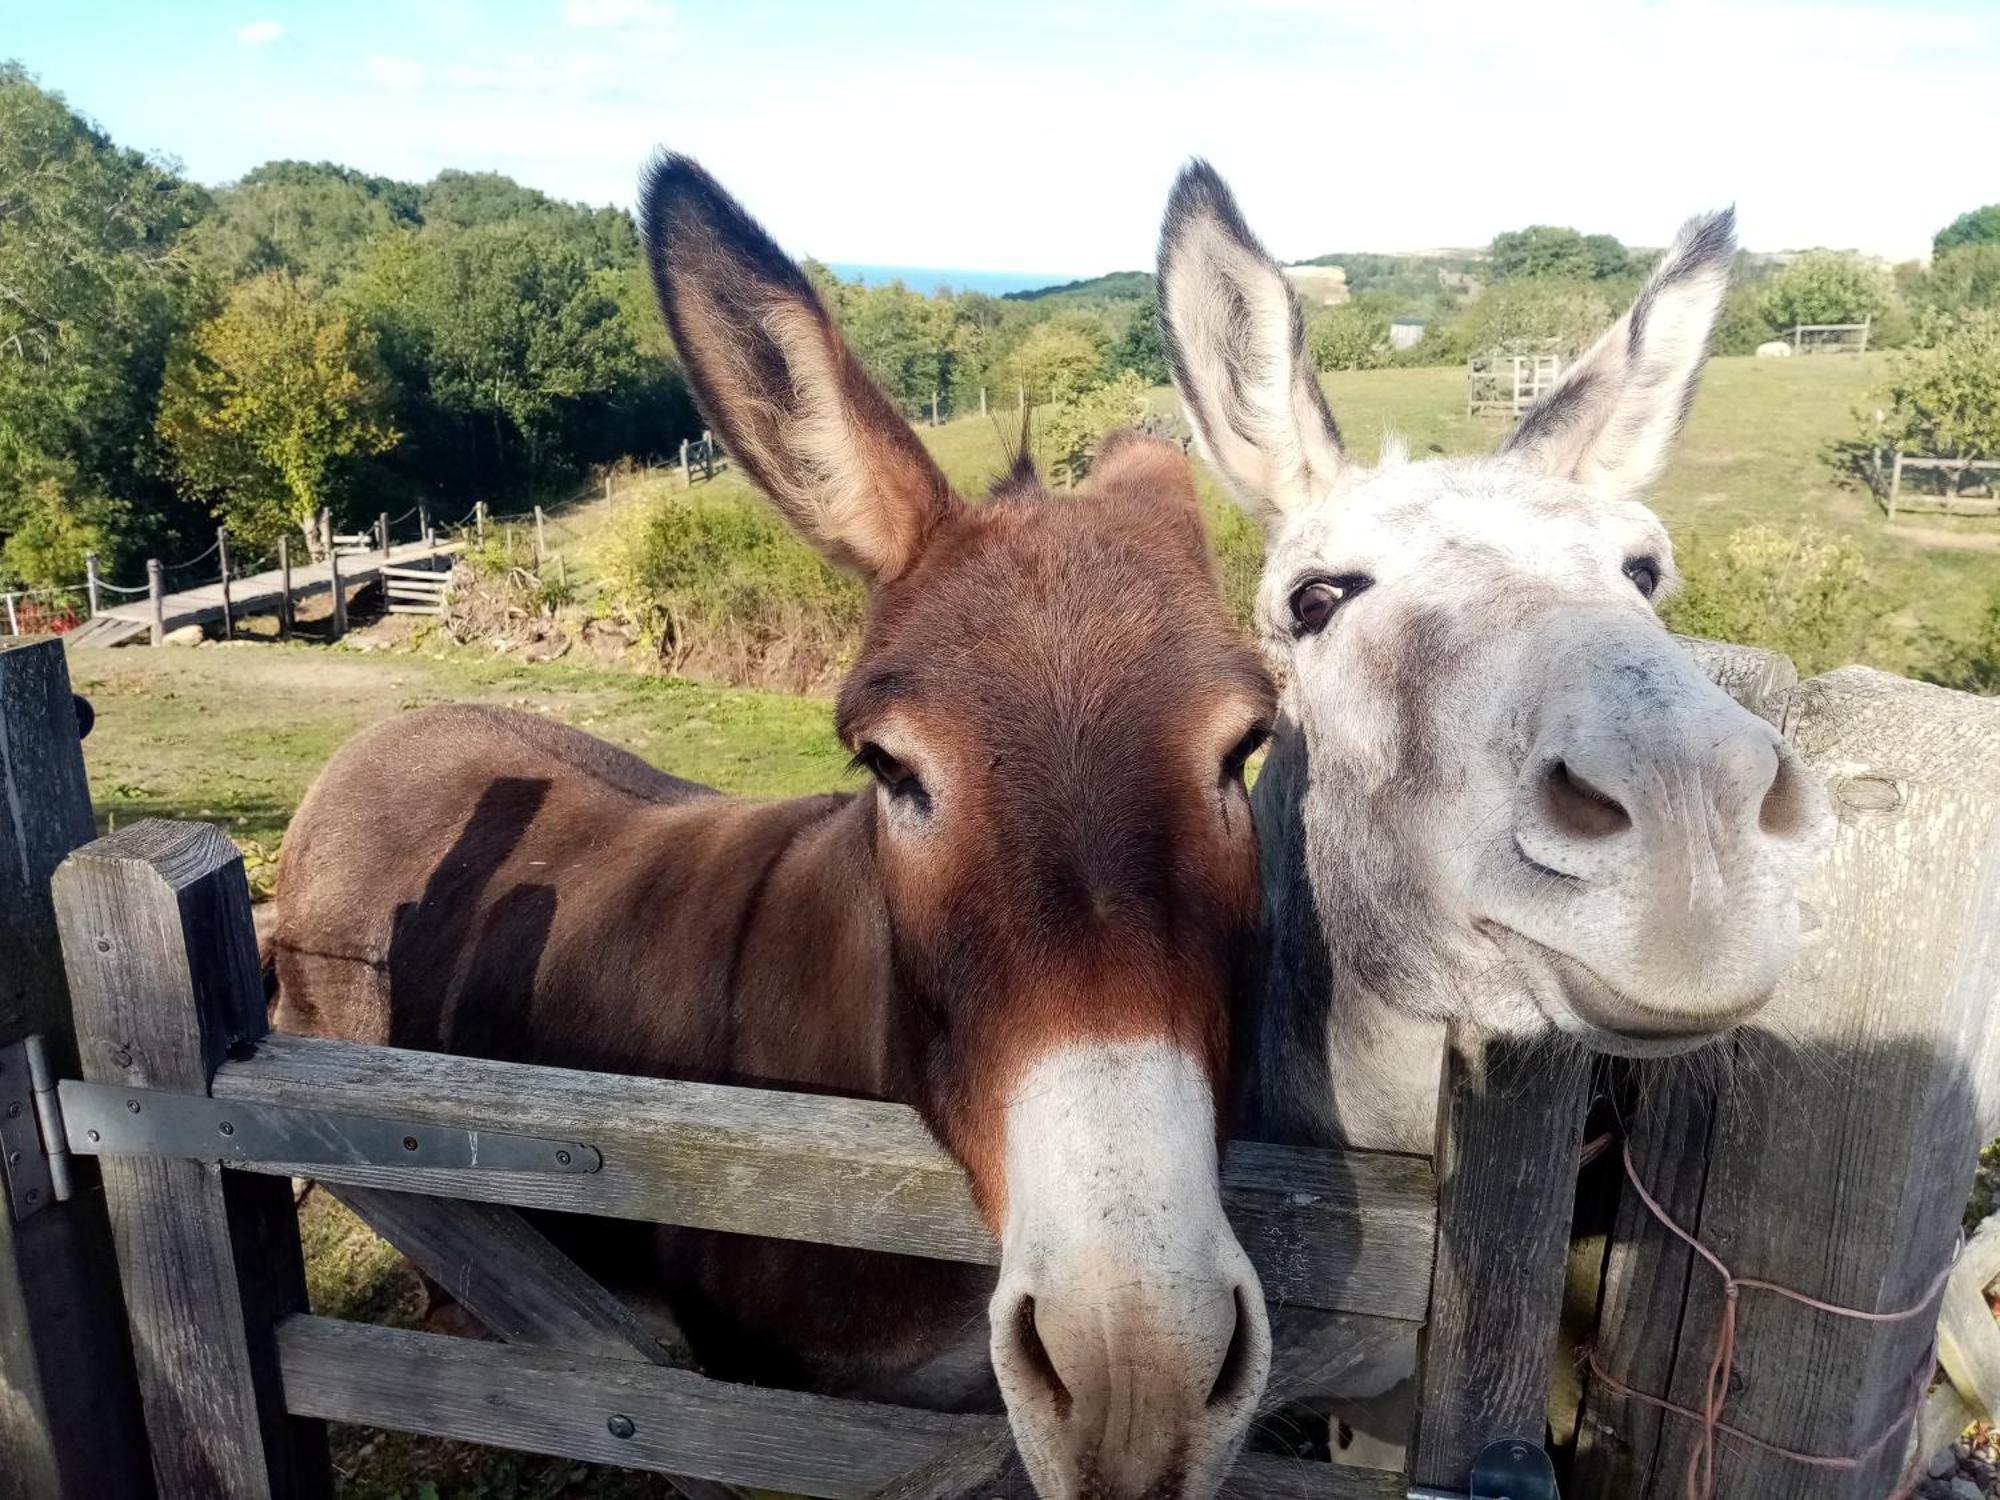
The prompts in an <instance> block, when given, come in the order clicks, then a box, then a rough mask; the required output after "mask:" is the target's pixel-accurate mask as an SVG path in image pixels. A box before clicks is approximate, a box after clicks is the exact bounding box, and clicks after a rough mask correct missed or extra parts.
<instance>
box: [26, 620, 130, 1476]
mask: <svg viewBox="0 0 2000 1500" xmlns="http://www.w3.org/2000/svg"><path fill="white" fill-rule="evenodd" d="M93 832H94V829H93V827H92V823H91V812H90V790H89V787H88V786H87V784H86V782H85V779H84V766H83V753H82V749H81V746H80V745H79V743H78V741H77V722H76V709H75V700H74V699H73V698H72V697H71V694H70V683H69V671H68V668H67V666H66V664H65V663H64V660H63V648H62V643H61V642H60V641H57V640H52V639H48V640H30V639H18V640H10V641H6V642H0V1045H7V1044H10V1043H13V1042H17V1041H19V1040H21V1038H23V1037H24V1036H27V1035H29V1034H30V1033H38V1034H40V1035H41V1037H42V1038H43V1040H44V1042H45V1043H46V1045H47V1048H48V1052H49V1058H50V1062H51V1064H52V1065H53V1067H54V1068H55V1069H56V1070H57V1071H58V1072H63V1071H70V1072H74V1070H75V1068H76V1046H75V1040H74V1035H73V1031H72V1025H71V1020H70V1006H69V988H68V985H67V984H66V983H65V981H64V978H63V972H62V950H61V948H60V947H59V946H58V944H57V942H56V915H55V903H54V900H53V898H52V897H51V896H50V893H49V877H50V876H51V875H53V874H54V873H55V868H56V866H57V865H58V864H60V863H61V862H62V859H63V857H64V856H65V855H67V854H68V853H69V852H70V850H71V849H73V848H75V847H76V846H77V845H78V844H82V843H87V842H88V841H89V840H90V838H91V836H92V834H93ZM75 1177H76V1193H75V1196H73V1197H72V1198H71V1199H70V1200H69V1201H68V1202H65V1203H51V1204H48V1205H46V1206H44V1207H42V1208H40V1209H38V1210H37V1211H36V1212H35V1213H34V1214H33V1215H32V1216H30V1217H29V1218H27V1219H24V1220H21V1221H20V1222H18V1223H17V1222H15V1220H14V1218H13V1215H12V1214H11V1212H9V1211H8V1209H7V1207H6V1205H5V1202H4V1195H0V1497H6V1500H16V1497H20V1500H28V1497H32V1500H49V1497H56V1496H62V1497H66V1500H96V1497H97V1496H101V1495H121V1496H122V1495H133V1496H144V1495H146V1494H149V1493H150V1492H151V1489H152V1467H151V1463H150V1461H149V1459H148V1458H147V1456H146V1443H145V1425H144V1422H143V1420H142V1419H141V1416H140V1410H139V1388H138V1385H137V1382H136V1380H135V1378H134V1375H133V1370H132V1346H131V1340H130V1338H129V1337H128V1335H127V1333H126V1329H125V1310H124V1307H123V1306H122V1305H121V1304H120V1302H119V1300H118V1295H117V1291H116V1287H117V1270H116V1262H115V1260H114V1258H113V1251H112V1242H111V1226H110V1222H109V1220H108V1219H107V1218H106V1216H105V1211H104V1195H103V1193H102V1191H101V1189H100V1188H99V1185H98V1177H97V1173H96V1172H95V1171H94V1170H92V1169H91V1168H90V1167H89V1166H87V1165H79V1166H78V1167H77V1168H76V1169H75Z"/></svg>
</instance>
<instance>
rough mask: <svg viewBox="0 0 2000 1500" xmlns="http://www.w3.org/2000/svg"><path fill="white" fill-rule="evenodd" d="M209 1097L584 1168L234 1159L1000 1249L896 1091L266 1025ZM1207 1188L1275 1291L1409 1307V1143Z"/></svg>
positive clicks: (727, 1224) (1429, 1193) (565, 1202)
mask: <svg viewBox="0 0 2000 1500" xmlns="http://www.w3.org/2000/svg"><path fill="white" fill-rule="evenodd" d="M212 1091H213V1093H214V1095H215V1097H216V1098H217V1099H230V1100H246V1101H252V1102H258V1103H267V1104H277V1105H285V1106H289V1107H292V1108H296V1109H311V1110H331V1111H339V1112H344V1113H353V1114H363V1115H380V1116H387V1117H392V1118H395V1119H399V1120H416V1121H425V1122H429V1123H431V1124H435V1125H446V1126H460V1127H477V1128H480V1129H484V1130H499V1131H511V1132H516V1133H520V1134H525V1135H536V1136H551V1137H560V1138H565V1139H574V1140H577V1141H583V1142H588V1143H590V1144H591V1145H593V1146H595V1147H596V1148H597V1150H598V1151H599V1152H600V1153H601V1154H602V1156H603V1166H602V1167H601V1168H600V1169H599V1170H597V1171H595V1172H591V1173H588V1174H586V1175H576V1176H558V1175H550V1174H544V1173H516V1172H494V1171H488V1170H485V1169H483V1168H482V1169H480V1170H477V1171H456V1170H452V1169H448V1168H425V1167H402V1166H397V1167H375V1166H363V1165H354V1164H338V1165H333V1166H325V1165H318V1164H309V1163H304V1162H295V1161H263V1162H241V1161H239V1162H231V1163H230V1165H231V1166H234V1167H237V1168H240V1169H243V1170H249V1171H255V1172H263V1173H274V1174H277V1175H279V1176H316V1177H318V1178H319V1179H320V1180H322V1181H325V1182H330V1183H335V1184H340V1185H354V1186H359V1187H377V1188H388V1189H392V1190H394V1191H398V1192H406V1193H428V1194H433V1195H437V1196H441V1197H448V1198H467V1199H473V1200H476V1201H479V1202H486V1203H508V1204H512V1205H514V1206H516V1207H519V1208H543V1209H556V1210H560V1211H564V1212H570V1213H588V1214H602V1215H606V1216H609V1217H613V1218H623V1219H643V1220H647V1221H650V1222H654V1223H664V1224H677V1225H684V1226H687V1227H691V1228H696V1229H719V1230H727V1231H730V1232H733V1233H737V1234H756V1235H765V1236H768V1237H771V1238H775V1239H788V1240H810V1241H813V1242H815V1243H819V1244H827V1245H844V1246H848V1247H850V1248H854V1249H861V1250H887V1251H894V1252H896V1253H899V1254H904V1255H920V1256H926V1257H929V1258H931V1259H937V1260H957V1261H969V1262H973V1263H975V1264H982V1265H992V1264H996V1263H997V1262H998V1258H999V1247H998V1246H997V1245H995V1244H994V1242H993V1239H992V1237H991V1236H990V1235H989V1234H988V1233H987V1231H986V1226H985V1224H984V1223H983V1222H982V1221H981V1219H980V1217H979V1214H978V1211H977V1210H976V1209H975V1208H974V1207H973V1204H972V1197H971V1193H970V1190H969V1189H968V1187H967V1185H966V1180H965V1174H964V1173H963V1172H962V1171H961V1170H960V1169H959V1166H958V1164H957V1163H956V1162H954V1161H953V1160H952V1159H951V1158H950V1157H949V1156H948V1155H946V1153H945V1152H944V1150H943V1148H942V1147H940V1146H939V1145H938V1144H937V1142H936V1141H935V1140H933V1139H932V1137H931V1135H930V1132H929V1131H928V1130H927V1129H925V1127H924V1125H923V1122H922V1121H921V1120H920V1119H919V1118H918V1116H917V1115H916V1113H915V1111H913V1110H911V1109H909V1108H907V1107H906V1106H904V1105H900V1104H888V1103H882V1102H879V1101H876V1100H868V1099H840V1098H831V1097H825V1096H820V1095H813V1094H796V1093H787V1092H784V1091H782V1090H777V1089H754V1090H752V1089H740V1088H733V1087H729V1086H726V1085H720V1084H703V1083H681V1082H674V1081H670V1080H665V1079H655V1078H632V1077H623V1076H618V1075H613V1074H604V1073H586V1072H579V1071H575V1070H573V1069H567V1068H548V1067H539V1066H530V1065H527V1064H522V1063H505V1062H491V1061H486V1060H483V1059H479V1058H467V1057H451V1056H447V1055H445V1054H443V1053H432V1052H410V1051H402V1050H399V1049H396V1048H390V1047H377V1046H369V1045H364V1044H361V1043H355V1042H336V1041H328V1040H324V1039H321V1038H315V1037H295V1036H283V1035H271V1036H267V1037H265V1038H263V1039H262V1040H261V1041H260V1042H259V1043H258V1044H257V1046H256V1049H255V1051H254V1053H252V1054H251V1055H250V1056H248V1057H246V1058H243V1059H242V1060H240V1061H231V1062H225V1063H223V1065H222V1066H221V1068H220V1069H219V1070H218V1071H217V1073H216V1075H215V1078H214V1081H213V1084H212ZM1222 1176H1223V1201H1224V1205H1225V1207H1226V1208H1227V1210H1228V1212H1229V1217H1230V1222H1231V1223H1232V1224H1233V1225H1234V1226H1235V1229H1236V1232H1237V1236H1238V1237H1239V1239H1241V1241H1242V1243H1243V1247H1244V1249H1245V1250H1246V1251H1247V1252H1248V1253H1249V1255H1250V1258H1251V1260H1252V1262H1253V1263H1255V1265H1256V1267H1257V1271H1258V1274H1259V1276H1261V1277H1262V1278H1263V1282H1264V1293H1265V1295H1266V1296H1267V1297H1268V1298H1269V1299H1270V1300H1271V1301H1272V1302H1274V1303H1288V1304H1293V1305H1298V1306H1304V1307H1317V1308H1322V1309H1324V1310H1327V1311H1330V1312H1351V1313H1367V1314H1372V1315H1375V1316H1378V1317H1384V1318H1398V1319H1404V1320H1408V1321H1412V1322H1415V1321H1420V1320H1421V1319H1422V1318H1423V1316H1424V1309H1425V1306H1426V1303H1427V1300H1428V1297H1429V1285H1430V1268H1431V1251H1432V1244H1433V1236H1434V1228H1433V1226H1434V1223H1435V1212H1436V1210H1435V1202H1436V1189H1435V1187H1434V1186H1433V1179H1432V1174H1431V1169H1430V1167H1429V1165H1428V1164H1427V1163H1425V1162H1422V1161H1420V1160H1417V1159H1415V1158H1412V1157H1404V1156H1393V1155H1387V1154H1379V1153H1369V1152H1338V1151H1312V1150H1304V1149H1300V1148H1295V1147H1289V1146H1273V1145H1267V1144H1263V1143H1261V1142H1251V1141H1242V1142H1237V1143H1236V1144H1234V1145H1232V1146H1231V1147H1230V1148H1229V1153H1228V1156H1227V1158H1226V1159H1225V1161H1224V1163H1223V1174H1222Z"/></svg>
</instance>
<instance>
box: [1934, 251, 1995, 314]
mask: <svg viewBox="0 0 2000 1500" xmlns="http://www.w3.org/2000/svg"><path fill="white" fill-rule="evenodd" d="M1914 297H1915V300H1916V301H1917V303H1918V304H1919V305H1920V306H1922V307H1924V308H1927V309H1930V310H1933V311H1936V312H1940V313H1960V312H1967V311H1969V310H1971V309H1973V308H1979V307H2000V241H1996V242H1991V243H1985V244H1979V243H1968V244H1962V245H1959V246H1958V247H1957V248H1955V249H1952V250H1949V251H1947V252H1945V253H1944V254H1943V255H1940V256H1938V257H1937V259H1936V260H1934V261H1932V262H1931V268H1930V270H1929V271H1927V272H1925V273H1924V275H1923V276H1922V277H1921V278H1919V279H1918V281H1917V283H1916V286H1915V288H1914Z"/></svg>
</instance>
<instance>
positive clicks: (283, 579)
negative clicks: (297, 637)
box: [278, 532, 292, 641]
mask: <svg viewBox="0 0 2000 1500" xmlns="http://www.w3.org/2000/svg"><path fill="white" fill-rule="evenodd" d="M278 588H279V593H278V639H279V640H281V641H289V640H290V639H291V638H292V539H291V538H290V537H288V536H286V535H285V534H284V533H283V532H280V533H278Z"/></svg>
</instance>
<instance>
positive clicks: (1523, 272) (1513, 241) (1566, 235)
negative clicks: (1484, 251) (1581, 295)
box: [1490, 224, 1631, 281]
mask: <svg viewBox="0 0 2000 1500" xmlns="http://www.w3.org/2000/svg"><path fill="white" fill-rule="evenodd" d="M1490 254H1491V256H1492V261H1493V274H1494V275H1496V276H1498V277H1499V278H1500V279H1501V280H1503V281H1511V280H1518V279H1545V280H1552V281H1602V280H1605V279H1607V278H1609V277H1614V276H1623V275H1625V274H1626V272H1627V271H1628V270H1629V269H1630V267H1631V257H1630V256H1629V255H1628V254H1627V253H1626V250H1625V247H1624V246H1623V245H1621V244H1620V243H1619V242H1618V241H1617V240H1616V239H1615V238H1613V237H1612V236H1611V235H1608V234H1588V235H1586V234H1579V233H1577V231H1576V230H1574V229H1567V228H1563V227H1560V226H1558V225H1554V224H1530V225H1529V226H1528V227H1527V228H1526V229H1510V230H1508V231H1507V232H1506V233H1505V234H1496V235H1495V236H1494V237H1493V244H1492V247H1491V250H1490Z"/></svg>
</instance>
